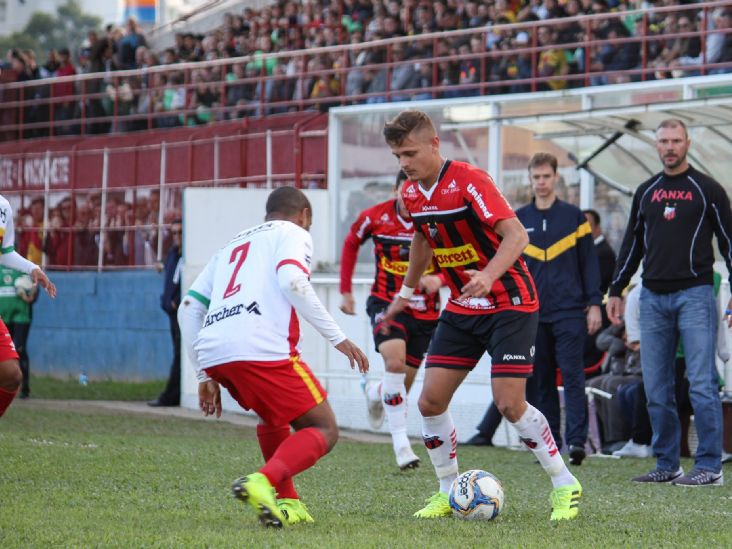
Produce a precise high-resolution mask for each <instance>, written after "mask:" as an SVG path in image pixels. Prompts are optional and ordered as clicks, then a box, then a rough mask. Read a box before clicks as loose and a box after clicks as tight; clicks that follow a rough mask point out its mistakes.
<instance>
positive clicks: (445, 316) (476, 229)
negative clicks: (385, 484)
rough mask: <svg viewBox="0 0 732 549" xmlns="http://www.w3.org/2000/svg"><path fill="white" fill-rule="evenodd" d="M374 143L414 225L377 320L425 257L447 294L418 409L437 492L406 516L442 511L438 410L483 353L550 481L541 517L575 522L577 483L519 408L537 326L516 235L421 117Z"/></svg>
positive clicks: (493, 199) (474, 172)
mask: <svg viewBox="0 0 732 549" xmlns="http://www.w3.org/2000/svg"><path fill="white" fill-rule="evenodd" d="M384 137H385V139H386V142H387V144H388V145H389V147H390V148H391V151H392V153H393V154H394V156H396V158H397V159H398V160H399V166H400V167H401V169H402V170H404V172H405V173H406V174H407V177H408V178H409V180H408V181H407V182H406V183H405V184H404V187H403V190H402V197H403V198H404V204H405V206H406V208H407V210H409V213H410V214H411V216H412V219H413V220H414V224H415V234H414V237H413V239H412V245H411V248H410V252H409V267H408V269H407V273H406V275H405V277H404V283H403V284H402V288H401V290H400V291H399V293H398V294H397V297H396V298H395V299H394V301H392V303H391V305H390V306H389V308H388V309H387V311H386V313H385V314H384V317H383V320H382V322H383V323H384V324H385V325H387V326H388V324H387V323H388V321H390V320H391V319H392V318H394V316H395V315H396V314H398V313H399V311H401V310H402V309H403V308H404V307H405V306H406V305H407V304H408V300H409V298H410V297H411V293H412V291H413V290H412V289H413V288H415V287H416V286H417V284H418V282H419V278H420V275H421V273H422V272H423V271H424V269H425V268H426V267H427V265H429V264H430V262H431V261H433V258H434V260H435V261H436V262H437V264H438V265H439V266H440V269H441V271H443V272H445V274H446V277H447V283H448V285H449V286H450V291H451V296H450V301H449V303H448V304H447V308H446V310H445V311H443V313H442V314H441V315H440V319H439V322H438V325H437V329H436V330H435V333H434V335H433V337H432V341H431V342H430V346H429V349H428V351H427V360H426V371H425V378H424V385H423V387H422V394H421V395H420V397H419V411H420V412H421V414H422V417H423V421H422V429H423V437H424V441H425V446H426V447H427V453H428V455H429V456H430V459H431V461H432V464H433V465H434V467H435V472H436V473H437V477H438V478H439V481H440V489H439V491H438V492H437V493H436V494H434V495H433V496H432V497H430V498H429V499H428V500H427V502H428V503H427V505H426V506H425V507H424V508H423V509H420V510H419V511H417V512H416V513H415V516H416V517H420V518H433V517H440V516H449V515H450V514H451V511H450V505H449V502H448V492H449V490H450V485H451V484H452V481H453V480H454V479H455V478H456V477H457V474H458V463H457V436H456V433H455V426H454V424H453V421H452V418H451V417H450V412H449V411H448V406H449V404H450V400H451V399H452V396H453V394H454V392H455V390H456V389H457V388H458V386H459V385H460V384H461V383H462V381H463V380H464V379H465V377H466V376H467V375H468V373H469V372H470V370H472V369H473V368H474V367H475V365H476V364H477V362H478V360H479V359H480V357H481V356H482V355H483V353H484V352H486V351H487V352H488V353H489V354H490V356H491V358H492V371H491V375H492V380H491V384H492V389H493V398H494V400H495V402H496V405H497V406H498V409H499V410H500V411H501V413H502V414H503V416H504V417H505V418H506V419H507V420H508V421H509V422H511V424H512V425H513V426H514V427H515V428H516V430H517V431H518V433H519V436H520V438H521V441H522V442H523V443H524V445H525V446H526V447H527V448H529V449H530V450H531V451H532V452H534V455H535V456H536V458H537V459H538V460H539V462H540V463H541V465H542V467H543V468H544V470H545V471H546V472H547V473H548V474H549V476H550V477H551V481H552V485H553V487H554V489H553V490H552V493H551V503H552V514H551V520H561V519H572V518H574V517H576V516H577V513H578V505H579V498H580V496H581V493H582V487H581V486H580V484H579V482H578V481H577V479H576V478H575V477H574V476H573V475H572V474H571V473H570V472H569V470H568V469H567V466H566V465H565V463H564V461H563V460H562V457H561V455H560V454H559V451H558V449H557V445H556V444H555V442H554V438H553V437H552V433H551V430H550V428H549V424H548V423H547V421H546V418H545V417H544V416H543V414H542V413H541V412H539V410H537V409H536V408H534V407H533V406H531V405H530V404H528V403H527V402H526V398H525V390H526V389H525V388H526V378H527V377H529V376H530V375H531V372H532V364H533V355H534V341H535V337H536V328H537V322H538V305H539V302H538V297H537V293H536V288H535V286H534V281H533V279H532V278H531V275H530V274H529V271H528V269H527V267H526V264H525V263H524V261H523V259H521V252H522V251H523V249H524V248H525V247H526V245H527V244H528V242H529V238H528V235H527V233H526V229H524V227H523V225H522V224H521V222H520V221H518V219H517V218H516V215H515V214H514V212H513V210H512V209H511V207H510V205H509V204H508V202H507V201H506V199H505V198H504V197H503V195H501V193H500V191H499V190H498V189H497V188H496V186H495V184H494V183H493V180H492V179H491V178H490V176H489V175H487V174H486V173H485V172H483V171H482V170H480V169H478V168H476V167H474V166H471V165H470V164H466V163H463V162H457V161H450V160H446V159H444V158H443V157H442V155H441V154H440V139H439V137H438V136H437V132H436V131H435V127H434V125H433V124H432V121H431V120H430V118H429V117H428V116H427V115H426V114H425V113H423V112H420V111H412V110H408V111H403V112H401V113H400V114H399V115H397V116H396V117H395V118H394V119H393V120H391V121H390V122H388V123H387V124H386V125H385V126H384Z"/></svg>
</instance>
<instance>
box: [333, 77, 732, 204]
mask: <svg viewBox="0 0 732 549" xmlns="http://www.w3.org/2000/svg"><path fill="white" fill-rule="evenodd" d="M404 108H423V109H425V110H428V109H429V111H431V112H434V110H435V109H439V110H440V111H441V115H442V116H441V120H440V121H439V122H438V123H439V130H440V131H441V132H442V133H443V134H444V133H446V132H453V133H454V134H455V140H456V142H457V143H459V144H460V147H461V148H463V152H464V155H465V157H466V158H467V159H468V160H471V159H475V158H479V157H481V156H482V154H481V151H479V150H475V148H470V147H469V146H467V143H466V139H465V138H464V135H463V134H465V133H466V132H467V131H468V130H487V131H488V134H489V138H488V140H487V142H488V147H489V149H490V150H489V151H488V159H487V166H485V165H484V164H486V163H485V162H483V163H481V162H475V163H477V164H478V165H482V167H487V169H488V171H489V173H491V174H492V175H493V176H494V178H495V179H496V180H497V181H501V171H502V165H501V164H502V162H501V159H502V156H503V153H504V152H505V148H506V147H507V145H508V144H507V143H506V142H505V141H506V139H505V134H503V133H502V131H501V129H502V128H521V129H523V130H528V131H529V132H531V134H532V136H533V139H534V140H541V141H550V142H551V143H552V144H554V145H555V146H557V147H559V148H560V149H562V150H564V151H566V152H567V155H568V158H569V159H570V160H571V161H572V162H573V163H574V164H575V165H576V166H577V167H579V168H580V169H582V168H586V172H587V174H589V175H592V176H594V177H596V178H598V179H601V180H603V181H604V182H605V183H607V184H608V185H610V186H611V187H614V188H616V189H617V190H619V191H621V192H622V193H623V194H626V195H630V194H632V191H633V189H635V188H636V187H637V186H638V185H639V184H640V183H642V182H643V181H645V180H646V179H648V178H649V177H650V176H651V175H652V174H654V173H656V172H658V171H659V170H660V163H659V161H658V156H657V154H656V151H655V148H654V135H653V134H654V130H655V128H656V127H657V125H658V124H659V123H660V122H661V121H662V120H663V119H666V118H679V119H681V120H683V121H684V123H686V125H687V126H688V127H689V130H690V136H691V138H692V146H691V149H690V151H689V160H690V161H691V163H692V164H693V165H695V166H696V167H697V168H698V169H700V170H702V171H704V172H706V173H708V174H709V175H711V176H712V177H714V178H715V179H717V180H718V181H719V182H720V183H722V184H723V185H724V186H725V187H726V188H727V190H728V192H729V191H732V179H730V178H729V177H728V175H729V158H730V155H731V154H732V75H714V76H700V77H692V78H681V79H674V80H660V81H651V82H638V83H628V84H616V85H609V86H596V87H589V88H581V89H575V90H565V91H560V92H543V93H523V94H510V95H500V96H485V97H475V98H469V99H468V98H461V99H452V100H437V101H428V102H411V103H409V104H408V106H407V104H405V103H401V104H394V103H392V104H384V103H382V104H379V105H364V106H355V107H341V108H336V109H332V110H331V113H332V114H331V117H332V118H331V125H330V128H331V133H332V134H337V131H338V130H337V124H333V122H337V121H338V120H339V119H340V118H342V117H343V116H346V115H351V116H352V115H354V114H358V113H366V112H376V113H382V116H383V115H387V116H390V115H393V114H395V113H396V112H398V111H399V110H401V109H404ZM333 130H336V131H335V132H334V131H333ZM333 137H337V135H333ZM330 158H331V162H332V161H334V160H335V161H336V162H337V161H338V157H337V156H336V155H332V156H330ZM332 168H335V169H332ZM338 173H339V170H338V167H337V166H333V165H331V170H330V174H331V175H332V176H333V177H338V176H337V174H338ZM589 181H590V182H591V178H590V179H589ZM583 186H584V187H587V185H583ZM591 193H592V190H591V184H590V188H589V189H588V188H585V189H583V191H581V193H580V194H581V196H582V197H583V199H582V202H583V204H582V206H584V207H590V206H591V205H592V204H591V202H592V198H591Z"/></svg>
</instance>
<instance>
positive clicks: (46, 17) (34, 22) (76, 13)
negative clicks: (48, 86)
mask: <svg viewBox="0 0 732 549" xmlns="http://www.w3.org/2000/svg"><path fill="white" fill-rule="evenodd" d="M101 24H102V20H101V19H100V18H99V17H97V16H96V15H90V14H88V13H84V12H83V11H82V9H81V6H80V5H79V3H78V2H77V0H67V2H66V4H64V5H62V6H59V7H58V8H57V10H56V15H55V16H54V15H52V14H50V13H45V12H38V11H37V12H35V13H33V15H32V16H31V18H30V20H29V21H28V24H27V25H26V26H25V28H24V29H23V30H22V31H21V32H14V33H13V34H11V35H9V36H0V52H3V54H4V52H6V51H7V50H9V49H11V48H19V49H32V50H34V51H35V52H36V54H37V55H38V59H39V63H44V62H45V59H46V56H47V54H48V51H49V50H58V49H61V48H68V49H69V50H70V51H71V52H77V51H78V49H79V48H80V46H81V44H82V42H83V41H84V39H85V38H86V34H87V32H89V31H90V30H98V29H100V27H101Z"/></svg>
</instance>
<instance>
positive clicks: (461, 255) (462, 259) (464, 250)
mask: <svg viewBox="0 0 732 549" xmlns="http://www.w3.org/2000/svg"><path fill="white" fill-rule="evenodd" d="M433 253H434V256H435V260H436V261H437V264H438V265H439V266H440V267H460V266H462V265H469V264H470V263H477V262H478V261H479V260H480V256H479V255H478V252H476V251H475V248H473V245H472V244H465V245H463V246H458V247H456V248H435V249H434V250H433Z"/></svg>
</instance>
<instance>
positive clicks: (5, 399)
mask: <svg viewBox="0 0 732 549" xmlns="http://www.w3.org/2000/svg"><path fill="white" fill-rule="evenodd" d="M17 394H18V389H16V390H15V391H8V390H7V389H3V388H2V387H0V417H2V415H3V414H4V413H5V410H7V409H8V406H10V403H11V402H13V399H14V398H15V395H17Z"/></svg>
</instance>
